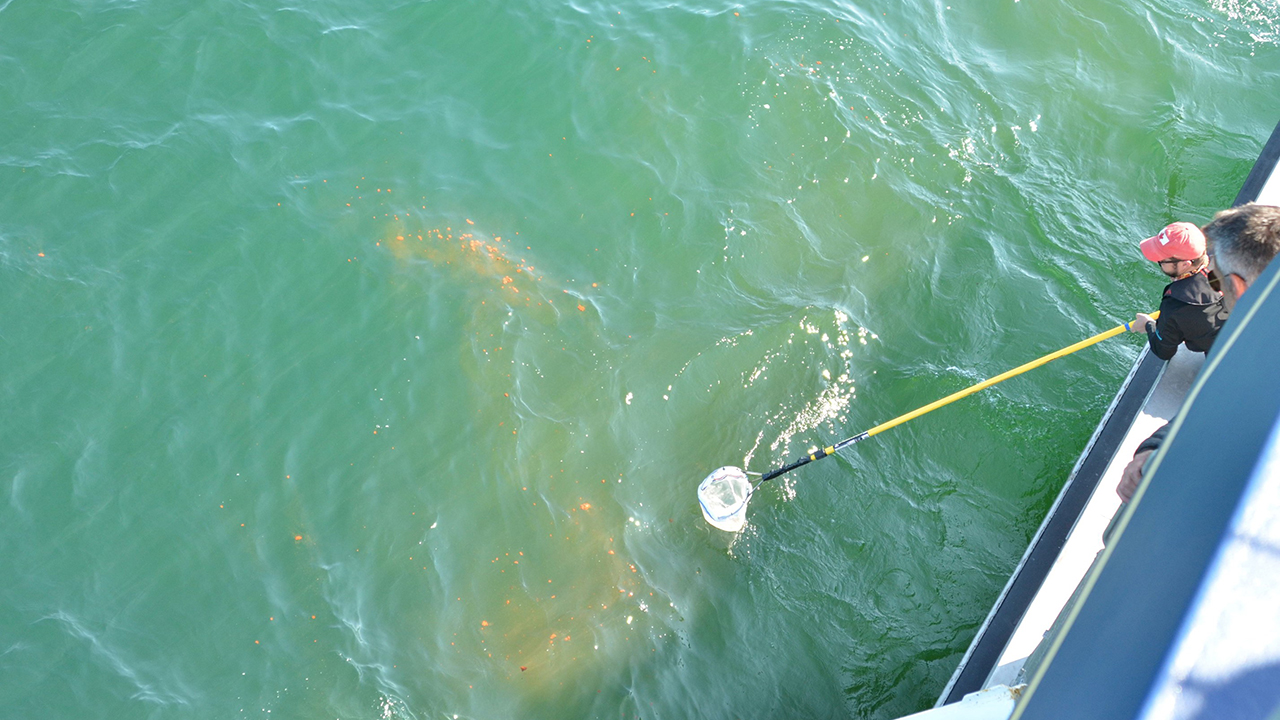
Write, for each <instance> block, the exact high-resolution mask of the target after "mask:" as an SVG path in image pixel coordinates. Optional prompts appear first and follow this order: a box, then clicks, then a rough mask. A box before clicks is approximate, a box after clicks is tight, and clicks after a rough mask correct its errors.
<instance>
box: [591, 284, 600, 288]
mask: <svg viewBox="0 0 1280 720" xmlns="http://www.w3.org/2000/svg"><path fill="white" fill-rule="evenodd" d="M591 287H600V283H591Z"/></svg>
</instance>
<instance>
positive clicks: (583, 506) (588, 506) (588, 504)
mask: <svg viewBox="0 0 1280 720" xmlns="http://www.w3.org/2000/svg"><path fill="white" fill-rule="evenodd" d="M578 507H579V508H582V509H583V510H590V509H591V503H582V504H581V505H579V506H578Z"/></svg>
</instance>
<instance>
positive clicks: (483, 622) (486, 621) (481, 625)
mask: <svg viewBox="0 0 1280 720" xmlns="http://www.w3.org/2000/svg"><path fill="white" fill-rule="evenodd" d="M480 627H489V621H488V620H481V621H480Z"/></svg>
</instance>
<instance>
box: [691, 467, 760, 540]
mask: <svg viewBox="0 0 1280 720" xmlns="http://www.w3.org/2000/svg"><path fill="white" fill-rule="evenodd" d="M752 490H753V488H752V487H751V481H750V480H748V479H747V474H746V473H744V472H743V471H742V468H736V467H733V466H725V467H722V468H719V469H717V470H715V471H714V472H712V473H711V474H710V475H708V476H707V477H706V479H705V480H703V481H702V484H700V485H698V504H699V505H701V506H702V517H704V518H706V520H707V522H708V523H710V524H711V525H712V526H713V527H717V528H719V529H721V530H724V531H726V532H738V531H739V530H741V529H742V526H743V525H746V524H747V500H749V499H751V491H752Z"/></svg>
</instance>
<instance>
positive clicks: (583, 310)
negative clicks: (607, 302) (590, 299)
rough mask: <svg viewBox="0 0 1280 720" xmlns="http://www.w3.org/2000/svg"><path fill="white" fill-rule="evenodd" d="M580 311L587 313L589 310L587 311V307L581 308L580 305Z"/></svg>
mask: <svg viewBox="0 0 1280 720" xmlns="http://www.w3.org/2000/svg"><path fill="white" fill-rule="evenodd" d="M578 310H579V311H581V312H586V311H587V309H586V308H585V307H583V306H581V305H579V306H578Z"/></svg>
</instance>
